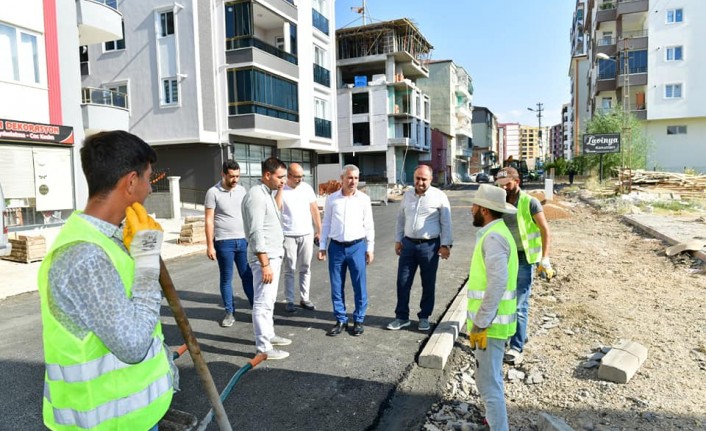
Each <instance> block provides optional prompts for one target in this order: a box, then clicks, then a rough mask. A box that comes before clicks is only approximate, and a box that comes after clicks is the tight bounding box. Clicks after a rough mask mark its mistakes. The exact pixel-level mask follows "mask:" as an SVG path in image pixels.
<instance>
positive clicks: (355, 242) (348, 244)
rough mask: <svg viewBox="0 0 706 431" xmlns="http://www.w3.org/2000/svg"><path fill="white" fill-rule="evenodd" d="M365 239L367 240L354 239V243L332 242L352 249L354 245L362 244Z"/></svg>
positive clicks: (333, 240)
mask: <svg viewBox="0 0 706 431" xmlns="http://www.w3.org/2000/svg"><path fill="white" fill-rule="evenodd" d="M364 239H365V238H358V239H354V240H353V241H336V240H335V239H332V240H331V242H335V243H336V244H338V245H342V246H343V247H350V246H352V245H356V244H358V243H359V242H361V241H362V240H364Z"/></svg>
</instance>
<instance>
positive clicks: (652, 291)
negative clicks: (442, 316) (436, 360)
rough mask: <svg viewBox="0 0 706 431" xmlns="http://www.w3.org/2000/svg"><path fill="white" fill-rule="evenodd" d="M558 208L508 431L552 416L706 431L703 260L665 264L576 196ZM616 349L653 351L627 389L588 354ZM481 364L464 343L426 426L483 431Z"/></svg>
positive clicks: (658, 246)
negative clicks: (634, 345) (605, 375)
mask: <svg viewBox="0 0 706 431" xmlns="http://www.w3.org/2000/svg"><path fill="white" fill-rule="evenodd" d="M554 205H555V206H557V207H558V210H557V211H556V212H557V214H558V216H556V217H549V216H550V212H551V211H553V210H549V211H547V215H548V218H551V219H552V220H550V227H551V230H552V246H551V259H552V263H553V266H554V267H555V269H556V270H557V271H558V275H557V276H556V277H555V278H554V279H553V280H551V281H550V282H547V281H544V280H537V281H535V284H534V286H533V293H532V300H531V309H530V327H529V337H530V339H529V342H528V344H527V345H526V346H525V352H524V362H523V363H522V364H521V365H519V366H517V367H509V366H508V365H505V373H506V374H505V376H506V378H505V392H506V399H507V400H508V403H507V405H508V414H509V417H510V428H511V429H513V430H536V429H539V428H538V418H539V414H540V413H543V412H544V413H549V414H551V415H553V416H555V417H557V418H560V419H563V420H564V421H566V423H568V424H569V425H570V426H571V427H572V428H573V429H575V430H706V312H705V311H706V310H705V309H704V308H705V307H704V296H705V295H706V275H704V272H703V267H702V262H700V261H699V260H696V259H693V258H691V257H690V256H689V255H687V254H681V255H677V256H673V257H667V256H666V255H665V253H664V250H665V247H666V244H665V243H663V242H662V241H660V240H657V239H653V238H651V237H649V236H647V235H645V234H643V233H642V232H639V231H637V230H634V229H633V228H632V227H630V226H628V225H626V224H624V223H623V222H621V221H620V216H619V215H618V214H615V213H611V212H605V210H601V211H599V210H596V209H595V208H594V207H592V206H590V205H587V204H586V203H584V202H583V201H581V200H579V199H578V197H577V196H576V195H574V196H567V195H559V196H557V199H556V200H555V201H554ZM620 340H632V341H635V342H638V343H640V344H642V345H643V346H645V347H646V348H647V349H648V357H647V360H646V361H645V363H644V364H643V365H642V367H641V368H640V369H639V370H638V372H637V374H636V375H635V376H634V377H633V378H632V380H630V381H629V382H628V383H627V384H617V383H611V382H606V381H602V380H599V379H598V368H597V367H590V364H589V363H588V362H587V361H588V360H589V357H590V356H591V355H593V354H594V353H596V352H597V351H600V350H601V348H604V350H605V348H606V347H610V346H613V345H615V344H616V343H618V342H619V341H620ZM594 365H595V364H594ZM474 367H475V364H474V362H473V360H472V356H471V354H470V351H469V349H468V343H467V341H466V340H465V339H462V340H460V342H459V343H458V348H457V349H456V352H454V354H453V356H452V359H451V361H450V363H449V365H448V373H449V381H448V385H447V390H446V395H445V397H444V400H443V401H442V402H440V403H438V404H436V405H434V406H433V408H432V410H431V411H429V412H428V415H427V417H428V421H427V423H426V425H424V427H423V428H422V429H424V430H429V431H433V430H437V429H438V430H445V429H454V430H474V429H481V428H479V427H477V424H479V423H480V420H481V418H482V414H481V412H480V404H481V403H480V399H479V397H478V393H477V389H476V388H475V382H474V380H473V370H474ZM516 371H521V372H522V373H524V376H523V375H521V374H519V375H518V373H516ZM508 377H510V379H508Z"/></svg>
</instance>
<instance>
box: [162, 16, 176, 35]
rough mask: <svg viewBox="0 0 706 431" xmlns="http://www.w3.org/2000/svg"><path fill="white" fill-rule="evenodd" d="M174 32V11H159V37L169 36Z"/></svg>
mask: <svg viewBox="0 0 706 431" xmlns="http://www.w3.org/2000/svg"><path fill="white" fill-rule="evenodd" d="M173 34H174V12H173V11H168V12H160V13H159V37H167V36H171V35H173Z"/></svg>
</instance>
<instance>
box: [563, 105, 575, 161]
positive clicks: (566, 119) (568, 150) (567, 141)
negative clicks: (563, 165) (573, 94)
mask: <svg viewBox="0 0 706 431" xmlns="http://www.w3.org/2000/svg"><path fill="white" fill-rule="evenodd" d="M571 112H572V110H571V104H569V103H565V104H563V105H562V106H561V133H562V139H561V141H562V145H561V151H560V156H559V157H562V158H564V159H566V160H571V159H573V155H574V152H573V141H572V136H571V131H572V121H571Z"/></svg>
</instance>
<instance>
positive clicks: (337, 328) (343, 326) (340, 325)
mask: <svg viewBox="0 0 706 431" xmlns="http://www.w3.org/2000/svg"><path fill="white" fill-rule="evenodd" d="M347 330H348V322H336V324H335V325H333V328H331V329H329V330H328V332H326V335H328V336H329V337H335V336H336V335H338V334H340V333H341V332H343V331H347Z"/></svg>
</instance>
